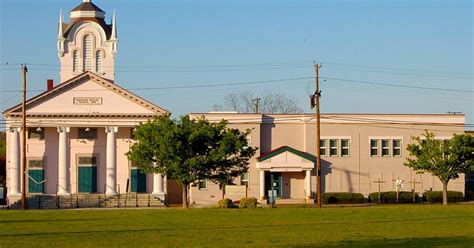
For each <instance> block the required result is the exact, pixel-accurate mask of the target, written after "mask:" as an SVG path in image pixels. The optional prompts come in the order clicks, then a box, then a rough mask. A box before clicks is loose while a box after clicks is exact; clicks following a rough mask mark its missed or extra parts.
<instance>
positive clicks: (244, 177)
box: [240, 172, 249, 187]
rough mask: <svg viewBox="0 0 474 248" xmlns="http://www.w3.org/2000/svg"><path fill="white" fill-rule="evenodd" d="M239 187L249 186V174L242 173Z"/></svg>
mask: <svg viewBox="0 0 474 248" xmlns="http://www.w3.org/2000/svg"><path fill="white" fill-rule="evenodd" d="M240 185H245V186H247V187H248V186H249V173H248V172H246V173H242V175H240Z"/></svg>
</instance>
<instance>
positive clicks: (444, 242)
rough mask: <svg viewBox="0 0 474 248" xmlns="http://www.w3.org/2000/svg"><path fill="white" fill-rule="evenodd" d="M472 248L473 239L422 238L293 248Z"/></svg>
mask: <svg viewBox="0 0 474 248" xmlns="http://www.w3.org/2000/svg"><path fill="white" fill-rule="evenodd" d="M349 246H350V247H404V248H405V247H453V246H454V247H473V246H474V237H469V236H451V237H423V238H402V239H370V240H345V241H340V242H327V243H311V244H305V245H298V244H297V245H295V246H294V247H349Z"/></svg>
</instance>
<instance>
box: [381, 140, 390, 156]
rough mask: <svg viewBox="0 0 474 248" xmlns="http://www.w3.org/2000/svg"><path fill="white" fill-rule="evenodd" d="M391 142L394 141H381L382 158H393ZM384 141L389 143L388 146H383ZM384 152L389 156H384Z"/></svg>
mask: <svg viewBox="0 0 474 248" xmlns="http://www.w3.org/2000/svg"><path fill="white" fill-rule="evenodd" d="M391 140H392V139H381V141H380V148H381V153H380V155H381V156H382V157H391V155H392V154H391V152H390V149H391V146H390V141H391ZM384 141H387V144H388V146H383V143H384ZM384 150H386V151H388V154H387V155H384V154H383V153H384Z"/></svg>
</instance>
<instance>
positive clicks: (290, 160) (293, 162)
mask: <svg viewBox="0 0 474 248" xmlns="http://www.w3.org/2000/svg"><path fill="white" fill-rule="evenodd" d="M315 161H316V158H315V157H314V156H313V155H311V154H309V153H306V152H302V151H299V150H296V149H294V148H291V147H289V146H282V147H279V148H277V149H274V150H271V151H270V152H267V153H264V154H262V155H260V156H259V157H257V169H260V170H269V171H303V170H312V169H313V168H314V162H315Z"/></svg>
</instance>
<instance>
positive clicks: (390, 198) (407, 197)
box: [369, 191, 419, 203]
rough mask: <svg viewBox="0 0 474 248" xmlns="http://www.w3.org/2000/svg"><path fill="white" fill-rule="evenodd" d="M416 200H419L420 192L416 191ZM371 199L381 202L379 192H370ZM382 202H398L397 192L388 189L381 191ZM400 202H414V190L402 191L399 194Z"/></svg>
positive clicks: (371, 200)
mask: <svg viewBox="0 0 474 248" xmlns="http://www.w3.org/2000/svg"><path fill="white" fill-rule="evenodd" d="M415 194H416V195H415V202H418V198H419V197H418V193H415ZM369 201H370V202H372V203H378V202H379V192H373V193H370V194H369ZM380 203H397V192H396V191H387V192H380ZM398 203H413V192H409V191H400V192H399V195H398Z"/></svg>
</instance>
